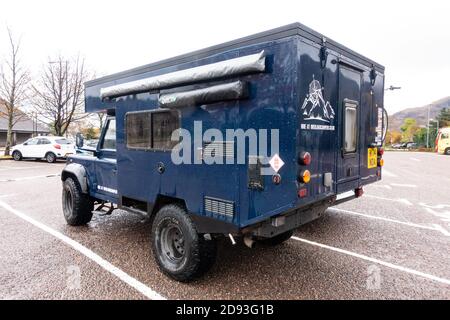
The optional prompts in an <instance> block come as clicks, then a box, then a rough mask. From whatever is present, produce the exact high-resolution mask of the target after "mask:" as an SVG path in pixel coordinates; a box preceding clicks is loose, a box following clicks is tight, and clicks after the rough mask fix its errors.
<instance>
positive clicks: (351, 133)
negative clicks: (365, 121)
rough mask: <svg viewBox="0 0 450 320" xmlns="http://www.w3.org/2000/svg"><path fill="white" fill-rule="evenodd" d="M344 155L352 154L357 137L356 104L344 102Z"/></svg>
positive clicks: (354, 150)
mask: <svg viewBox="0 0 450 320" xmlns="http://www.w3.org/2000/svg"><path fill="white" fill-rule="evenodd" d="M344 127H345V128H344V153H354V152H356V147H357V137H358V134H357V133H358V104H357V103H356V102H350V101H345V102H344Z"/></svg>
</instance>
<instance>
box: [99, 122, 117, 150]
mask: <svg viewBox="0 0 450 320" xmlns="http://www.w3.org/2000/svg"><path fill="white" fill-rule="evenodd" d="M107 126H108V127H107V128H106V133H105V137H104V138H103V142H102V147H101V149H110V150H116V119H111V120H109V121H108V124H107Z"/></svg>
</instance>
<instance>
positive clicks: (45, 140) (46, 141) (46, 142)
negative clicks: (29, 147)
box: [38, 138, 51, 144]
mask: <svg viewBox="0 0 450 320" xmlns="http://www.w3.org/2000/svg"><path fill="white" fill-rule="evenodd" d="M38 144H51V142H50V140H48V139H45V138H44V139H39V143H38Z"/></svg>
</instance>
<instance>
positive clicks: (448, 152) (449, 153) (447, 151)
mask: <svg viewBox="0 0 450 320" xmlns="http://www.w3.org/2000/svg"><path fill="white" fill-rule="evenodd" d="M444 153H445V154H446V155H448V156H450V148H447V149H445V152H444Z"/></svg>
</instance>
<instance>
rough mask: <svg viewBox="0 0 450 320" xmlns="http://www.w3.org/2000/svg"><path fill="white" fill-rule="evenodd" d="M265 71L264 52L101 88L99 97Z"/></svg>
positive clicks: (117, 95)
mask: <svg viewBox="0 0 450 320" xmlns="http://www.w3.org/2000/svg"><path fill="white" fill-rule="evenodd" d="M265 69H266V62H265V55H264V51H261V52H259V53H257V54H252V55H248V56H243V57H239V58H234V59H229V60H224V61H220V62H216V63H211V64H207V65H203V66H199V67H194V68H190V69H185V70H180V71H175V72H170V73H166V74H162V75H159V76H154V77H150V78H146V79H141V80H136V81H131V82H126V83H122V84H118V85H114V86H110V87H105V88H101V89H100V97H101V98H102V99H104V98H114V97H120V96H124V95H129V94H136V93H141V92H147V91H151V90H157V89H164V88H172V87H176V86H180V85H187V84H193V83H196V82H201V81H206V80H214V79H218V78H225V77H230V76H236V75H240V74H247V73H256V72H264V71H265Z"/></svg>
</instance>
